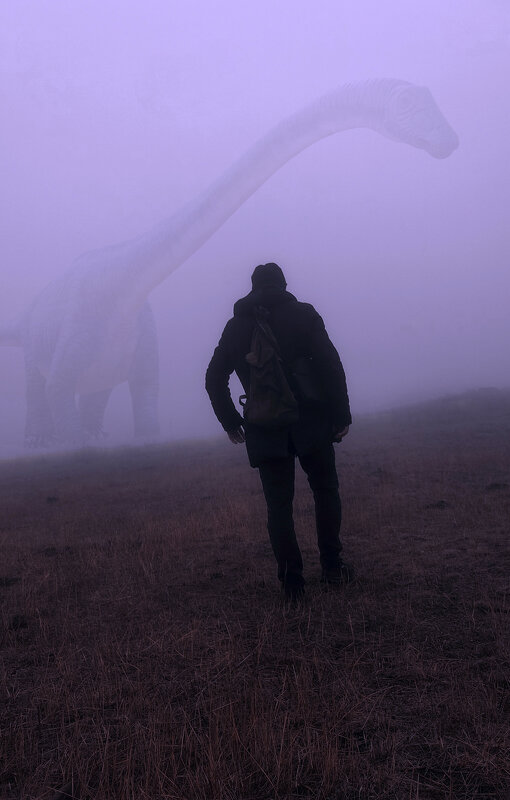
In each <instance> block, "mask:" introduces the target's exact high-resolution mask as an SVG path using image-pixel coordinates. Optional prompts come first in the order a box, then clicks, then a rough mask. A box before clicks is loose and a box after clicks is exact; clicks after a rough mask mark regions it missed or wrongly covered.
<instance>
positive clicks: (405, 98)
mask: <svg viewBox="0 0 510 800" xmlns="http://www.w3.org/2000/svg"><path fill="white" fill-rule="evenodd" d="M413 105H414V100H413V98H412V97H411V95H410V94H408V93H407V92H406V93H405V94H401V95H400V97H399V98H398V100H397V108H398V110H399V111H410V110H411V108H412V107H413Z"/></svg>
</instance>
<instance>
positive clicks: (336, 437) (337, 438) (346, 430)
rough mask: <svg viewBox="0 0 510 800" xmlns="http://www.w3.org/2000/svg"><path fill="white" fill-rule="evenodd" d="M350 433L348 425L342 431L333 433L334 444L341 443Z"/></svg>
mask: <svg viewBox="0 0 510 800" xmlns="http://www.w3.org/2000/svg"><path fill="white" fill-rule="evenodd" d="M348 433H349V426H348V425H346V426H345V428H343V430H341V431H336V430H335V431H333V441H334V442H341V441H342V439H343V438H344V436H347V434H348Z"/></svg>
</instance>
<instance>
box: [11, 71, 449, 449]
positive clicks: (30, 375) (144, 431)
mask: <svg viewBox="0 0 510 800" xmlns="http://www.w3.org/2000/svg"><path fill="white" fill-rule="evenodd" d="M357 127H364V128H372V129H373V130H375V131H378V132H379V133H380V134H381V135H383V136H386V137H387V138H390V139H394V140H396V141H399V142H403V143H405V144H408V145H411V146H412V147H416V148H419V149H422V150H425V151H426V152H427V153H428V154H429V155H431V156H433V157H434V158H446V157H448V156H449V155H450V154H451V153H452V152H453V151H454V150H455V149H456V148H457V146H458V138H457V135H456V134H455V132H454V131H453V130H452V128H451V127H450V125H449V124H448V122H447V121H446V119H445V118H444V116H443V115H442V113H441V112H440V110H439V109H438V107H437V105H436V103H435V102H434V99H433V97H432V95H431V93H430V92H429V90H428V89H426V88H424V87H418V86H415V85H413V84H410V83H407V82H405V81H399V80H388V79H382V80H374V81H368V82H365V83H359V84H348V85H344V86H341V87H340V88H339V89H337V90H336V91H334V92H331V93H330V94H328V95H325V96H324V97H322V98H320V99H319V100H317V101H315V102H314V103H312V104H311V105H309V106H307V107H305V108H304V109H302V110H301V111H299V112H297V113H296V114H294V115H292V116H291V117H289V118H287V119H285V120H283V121H282V122H280V123H279V124H278V125H277V126H276V127H275V128H273V129H272V130H271V131H270V132H269V133H268V134H267V135H266V136H264V137H263V138H262V139H260V140H259V141H258V142H257V143H256V144H255V145H253V147H251V148H250V149H249V150H248V151H247V152H246V153H245V154H244V156H242V157H241V158H240V159H239V160H238V161H237V162H235V163H234V164H233V165H232V166H231V167H230V168H229V169H228V170H227V171H226V172H225V173H224V174H223V175H222V176H221V177H220V178H219V179H218V180H217V181H215V182H214V183H213V184H212V185H211V186H210V187H209V188H208V189H207V190H206V191H205V192H204V193H203V194H202V195H201V196H200V197H199V198H198V199H197V200H196V201H194V202H193V203H190V204H189V205H187V206H186V207H184V208H182V209H181V210H180V211H179V212H177V213H176V214H175V215H173V216H172V217H170V218H169V219H167V220H165V221H164V222H161V223H159V224H158V225H156V226H155V227H154V228H153V229H152V230H150V231H148V232H147V233H145V234H142V235H141V236H139V237H137V238H136V239H133V240H130V241H128V242H125V243H122V244H118V245H114V246H112V247H108V248H105V249H103V250H97V251H92V252H90V253H86V254H85V255H83V256H81V257H80V258H79V259H78V260H77V261H76V262H75V264H74V265H73V266H72V267H71V268H70V269H69V270H68V271H67V272H66V273H65V274H64V275H62V276H61V277H58V278H56V279H55V280H53V281H52V282H51V283H50V284H48V286H47V287H46V288H45V289H44V290H43V291H42V292H41V293H40V294H39V296H38V297H37V298H36V299H35V301H34V302H33V304H32V306H31V307H30V309H29V310H28V312H27V313H26V314H25V315H24V317H23V320H22V321H21V322H20V323H19V324H18V325H17V326H10V327H9V328H6V329H4V331H2V330H0V343H1V344H7V345H18V346H21V347H22V348H23V349H24V355H25V367H26V400H27V417H26V426H25V439H26V442H27V444H29V445H32V446H47V445H48V444H50V443H51V442H53V441H54V442H57V443H60V444H65V445H71V446H76V445H80V444H83V443H85V442H87V441H88V440H90V438H91V437H96V436H99V435H101V433H102V422H103V415H104V411H105V408H106V404H107V402H108V398H109V395H110V393H111V391H112V389H113V388H114V387H115V386H117V385H118V384H119V383H122V382H124V381H128V382H129V388H130V392H131V398H132V405H133V416H134V429H135V434H136V435H138V436H141V437H144V438H153V437H155V436H157V434H158V431H159V423H158V411H157V398H158V342H157V334H156V329H155V324H154V319H153V316H152V312H151V309H150V307H149V305H148V303H147V297H148V295H149V293H150V292H151V291H152V289H154V288H155V286H157V285H158V284H159V283H161V282H162V281H163V280H165V278H167V277H168V276H169V275H170V274H171V273H172V272H173V271H174V270H175V269H177V267H178V266H179V265H180V264H182V263H183V262H184V261H185V260H186V259H187V258H188V257H189V256H190V255H191V254H192V253H193V252H195V251H196V250H197V249H198V248H199V247H200V246H201V245H202V244H203V243H204V242H205V241H206V240H207V239H208V238H209V237H210V236H211V235H212V234H213V233H214V231H216V230H217V229H218V228H219V227H220V226H221V225H222V224H223V223H224V222H225V221H226V220H227V219H228V217H230V216H231V214H233V213H234V211H235V210H236V209H237V208H239V206H241V205H242V204H243V203H244V201H245V200H246V199H247V198H248V197H250V195H251V194H253V193H254V192H255V191H256V190H257V188H258V187H259V186H261V185H262V184H263V183H264V182H265V181H266V180H267V179H268V178H269V177H270V176H271V175H272V174H273V173H274V172H276V171H277V170H278V169H279V168H280V167H281V166H283V164H285V163H286V162H287V161H289V160H290V159H291V158H292V157H293V156H295V155H297V153H299V152H300V151H301V150H303V149H305V148H306V147H308V146H309V145H311V144H313V142H315V141H317V140H319V139H322V138H324V137H325V136H330V135H332V134H334V133H337V132H339V131H342V130H347V129H350V128H357Z"/></svg>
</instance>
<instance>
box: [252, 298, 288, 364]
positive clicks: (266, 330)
mask: <svg viewBox="0 0 510 800" xmlns="http://www.w3.org/2000/svg"><path fill="white" fill-rule="evenodd" d="M268 315H269V312H268V310H267V308H264V306H256V307H255V324H256V325H257V326H258V328H259V329H260V330H261V331H262V333H263V334H264V336H265V337H266V339H267V340H268V341H269V343H270V344H271V346H272V347H273V349H274V351H275V353H276V355H277V356H278V358H279V359H280V361H282V360H283V359H282V356H281V353H280V348H279V346H278V342H277V341H276V337H275V335H274V333H273V331H272V329H271V327H270V325H269V323H268V321H267V317H268Z"/></svg>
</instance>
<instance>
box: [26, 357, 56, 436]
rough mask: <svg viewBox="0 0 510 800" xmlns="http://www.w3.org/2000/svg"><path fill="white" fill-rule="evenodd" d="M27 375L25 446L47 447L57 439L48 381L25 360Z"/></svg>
mask: <svg viewBox="0 0 510 800" xmlns="http://www.w3.org/2000/svg"><path fill="white" fill-rule="evenodd" d="M25 375H26V400H27V414H26V422H25V444H26V446H27V447H47V446H48V445H49V444H51V442H52V441H54V439H55V427H54V425H53V419H52V417H51V411H50V407H49V405H48V401H47V398H46V381H45V379H44V377H43V376H42V375H41V373H40V372H39V370H38V369H37V367H36V366H35V365H34V364H32V363H31V362H30V360H29V359H25Z"/></svg>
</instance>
